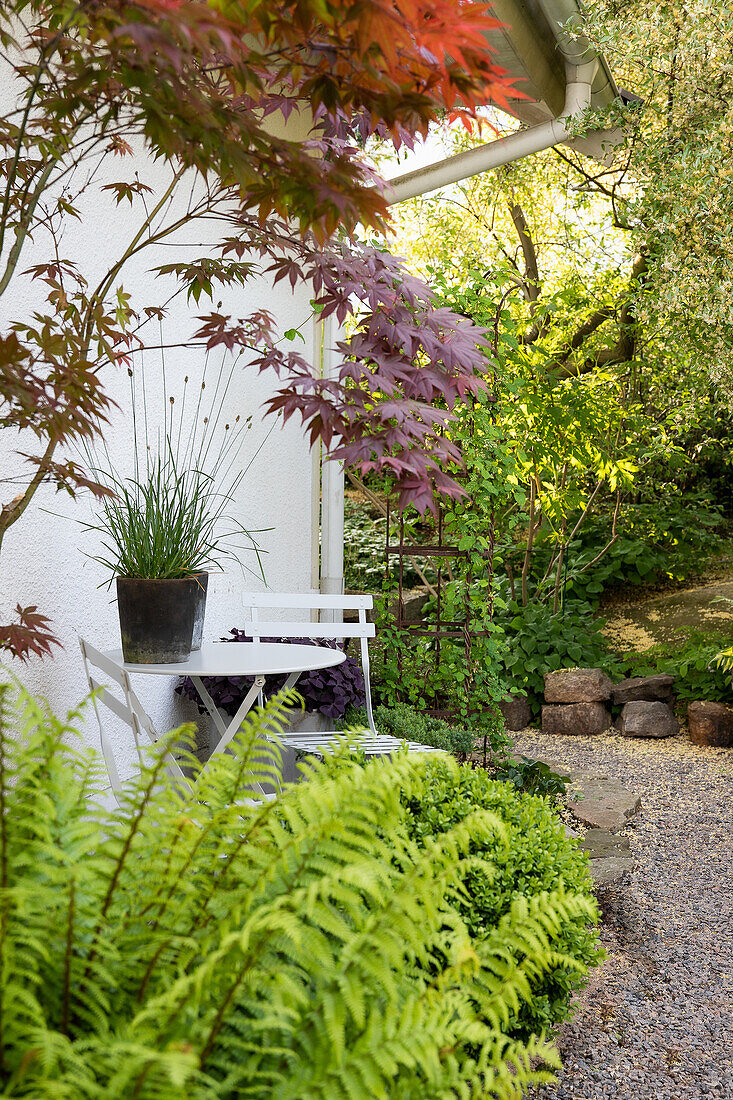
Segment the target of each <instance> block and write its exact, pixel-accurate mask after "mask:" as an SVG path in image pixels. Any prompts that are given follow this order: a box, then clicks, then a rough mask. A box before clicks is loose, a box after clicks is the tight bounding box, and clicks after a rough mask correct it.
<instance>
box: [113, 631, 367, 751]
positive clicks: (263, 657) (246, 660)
mask: <svg viewBox="0 0 733 1100" xmlns="http://www.w3.org/2000/svg"><path fill="white" fill-rule="evenodd" d="M104 656H105V657H106V658H107V659H108V660H110V661H112V662H113V663H114V664H116V665H117V666H118V667H119V668H122V669H124V670H125V672H128V673H135V674H138V673H142V674H143V675H146V676H189V677H190V678H191V680H192V682H193V684H194V687H195V688H196V691H197V692H198V694H199V696H200V698H201V702H202V703H203V704H204V706H205V707H206V709H207V711H208V712H209V714H210V715H211V718H212V721H213V722H214V725H215V726H216V728H217V730H218V731H219V733H220V734H221V737H220V740H219V742H218V744H217V746H216V748H215V749H214V750H213V752H212V755H214V754H215V753H219V752H223V750H224V749H225V748H226V747H227V745H228V744H229V742H230V741H231V739H232V738H233V737H234V735H235V734H236V732H237V730H238V729H239V727H240V726H241V724H242V722H243V720H244V718H245V715H246V714H247V712H248V711H249V710H250V709H251V707H252V706H253V704H254V701H255V699H256V698H257V696H258V695H259V693H260V692H261V691H262V688H263V687H264V685H265V678H266V677H267V676H287V680H286V681H285V690H287V689H288V688H291V687H294V685H295V683H296V682H297V680H298V677H299V676H300V675H301V673H303V672H316V671H318V670H319V669H322V668H333V667H334V666H335V665H340V664H341V663H342V661H345V660H346V654H345V653H344V652H343V650H340V649H331V648H330V647H329V646H318V645H298V644H297V643H296V642H212V643H208V644H206V645H202V646H201V649H198V650H194V651H193V652H192V653H191V656H190V657H189V658H188V660H187V661H176V662H175V663H173V664H164V665H136V664H130V663H127V662H126V661H125V660H124V658H123V656H122V650H121V649H110V650H107V652H106V653H105V654H104ZM202 676H253V677H254V683H253V685H252V687H251V688H250V689H249V691H248V692H247V694H246V695H245V697H244V699H243V700H242V703H241V705H240V707H239V709H238V711H237V713H236V714H235V715H234V717H233V718H232V720H231V721H230V722H229V724H228V725H226V724H225V723H224V721H223V719H222V717H221V714H220V712H219V710H218V708H217V706H216V704H215V703H214V700H213V699H212V698H211V696H210V694H209V692H208V691H207V690H206V686H205V684H204V683H203V681H202V679H201V677H202Z"/></svg>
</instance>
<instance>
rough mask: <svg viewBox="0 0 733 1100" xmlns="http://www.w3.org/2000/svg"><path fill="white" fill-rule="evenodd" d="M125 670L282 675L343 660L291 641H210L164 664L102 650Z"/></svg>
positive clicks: (340, 655)
mask: <svg viewBox="0 0 733 1100" xmlns="http://www.w3.org/2000/svg"><path fill="white" fill-rule="evenodd" d="M105 656H106V657H108V658H109V659H110V661H114V663H115V664H116V665H119V666H120V668H124V669H125V670H126V671H127V672H136V673H137V672H141V673H144V674H147V675H148V676H192V677H193V676H285V675H288V676H289V675H291V674H292V673H294V672H295V673H298V675H300V673H301V672H315V671H316V670H317V669H320V668H332V667H333V666H334V665H340V664H341V662H342V661H345V660H346V654H345V653H344V652H343V651H342V650H340V649H331V648H330V647H329V646H321V645H298V644H297V643H295V642H210V643H207V644H206V645H202V646H201V649H197V650H194V651H193V653H192V654H191V656H190V657H189V658H188V660H187V661H176V662H174V663H173V664H166V665H134V664H130V663H127V662H126V661H125V660H124V658H123V656H122V650H121V649H111V650H108V651H107V653H106V654H105Z"/></svg>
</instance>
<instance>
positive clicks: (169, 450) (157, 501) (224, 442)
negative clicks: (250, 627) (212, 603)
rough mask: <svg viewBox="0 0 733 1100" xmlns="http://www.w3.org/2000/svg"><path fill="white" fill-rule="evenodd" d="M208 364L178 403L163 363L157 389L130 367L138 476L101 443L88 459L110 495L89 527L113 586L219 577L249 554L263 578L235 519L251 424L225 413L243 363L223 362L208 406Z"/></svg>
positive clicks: (254, 548)
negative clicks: (122, 468)
mask: <svg viewBox="0 0 733 1100" xmlns="http://www.w3.org/2000/svg"><path fill="white" fill-rule="evenodd" d="M207 364H208V356H207V360H206V361H205V363H204V366H203V368H202V371H201V377H200V379H199V380H198V381H196V382H193V381H191V382H189V377H188V376H186V377H185V379H184V384H183V389H182V393H181V394H180V396H179V397H178V399H176V396H175V395H174V394H169V393H168V392H167V389H166V371H165V362H164V361H161V366H160V378H157V377H156V378H154V379H152V380H151V379H150V378H149V377H146V371H145V366H144V361H142V362H141V363H140V365H139V368H138V370H137V371H135V370H133V369H132V368H130V369H129V371H128V373H129V376H130V410H131V419H132V432H133V442H132V456H131V467H132V469H131V472H130V473H129V474H128V475H122V474H120V473H118V471H117V469H116V465H115V462H114V461H113V459H112V457H111V455H110V453H109V450H108V448H107V446H106V444H104V443H103V444H101V447H102V451H101V454H97V455H89V456H87V461H88V464H89V467H90V468H91V470H92V473H93V475H94V477H95V478H96V480H97V481H98V482H99V483H100V484H101V485H103V486H104V488H105V489H106V490H107V492H106V494H105V495H104V496H102V497H101V499H100V500H99V501H98V502H97V503H96V516H95V518H94V519H93V520H92V521H90V522H88V523H85V524H84V526H85V528H86V530H87V531H89V532H96V533H97V535H98V536H99V538H100V541H101V547H102V548H101V550H100V551H99V552H98V553H96V554H94V555H92V556H93V558H94V560H95V561H98V562H99V563H100V564H101V565H103V566H104V567H105V569H106V570H107V571H108V573H109V575H110V579H111V578H113V577H116V576H120V577H138V578H154V579H166V580H169V579H170V580H174V579H179V578H183V577H191V576H194V575H195V574H197V573H202V572H204V571H207V570H211V569H221V568H222V566H223V563H224V562H225V561H227V560H228V561H230V562H231V561H239V560H240V556H241V554H242V552H245V553H251V554H253V555H254V558H255V560H256V562H257V567H258V569H257V572H258V574H259V575H260V576H262V577H263V573H262V560H261V553H262V551H261V550H260V548H259V546H258V544H257V542H256V540H255V538H254V535H255V534H256V533H257V532H251V531H249V530H247V528H245V527H244V525H243V524H242V523H241V522H240V521H239V520H237V519H236V518H235V517H234V515H233V512H234V509H235V507H236V501H235V497H236V493H237V491H238V490H239V489H240V487H241V486H242V484H243V482H244V480H245V478H246V474H247V471H248V470H249V466H250V465H251V463H252V461H254V458H255V457H256V454H257V453H258V452H256V453H255V455H253V456H252V458H251V459H250V460H249V462H248V463H247V465H246V466H242V464H241V460H240V455H241V451H242V446H243V443H244V439H245V436H246V434H247V432H248V431H249V428H250V427H251V418H249V419H245V420H243V419H242V418H241V415H240V414H234V415H231V416H230V414H229V413H228V411H227V410H228V405H229V402H230V400H231V396H230V391H231V384H232V378H233V375H234V371H235V369H237V361H236V359H231V360H230V361H229V363H228V364H227V361H226V359H222V361H221V363H220V366H219V368H218V371H217V372H216V373H215V376H214V377H213V380H212V381H213V387H212V389H211V396H210V397H209V396H208V394H207V392H206V389H207ZM191 389H193V390H194V393H193V397H191V394H190V390H191ZM151 394H156V395H157V400H154V399H153V397H152V396H151ZM158 404H162V410H161V413H160V416H158V415H157V405H158ZM151 406H152V408H151ZM161 420H162V427H160V428H158V429H157V430H155V431H154V430H153V428H152V426H151V425H152V424H153V423H159V422H160V421H161ZM258 451H259V448H258ZM250 571H252V570H250ZM263 579H264V577H263Z"/></svg>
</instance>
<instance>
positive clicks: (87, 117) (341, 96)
mask: <svg viewBox="0 0 733 1100" xmlns="http://www.w3.org/2000/svg"><path fill="white" fill-rule="evenodd" d="M495 25H496V24H495V22H494V20H493V19H492V17H491V15H490V13H489V9H488V7H487V5H485V4H482V3H475V2H473V0H356V2H351V0H349V2H346V0H247V2H242V3H238V2H231V3H228V2H224V0H217V2H214V0H212V2H211V3H210V4H206V3H202V2H199V0H136V2H130V0H83V2H81V3H72V2H60V0H12V2H0V48H1V50H2V66H3V71H4V73H5V76H6V79H7V82H8V87H9V90H10V92H11V94H12V93H14V96H15V105H14V108H13V109H11V110H9V111H8V112H7V113H6V114H5V115H4V116H3V117H2V118H0V145H1V146H2V154H1V155H0V302H1V301H2V299H3V296H4V295H6V292H7V291H8V288H9V287H10V286H11V284H13V285H14V286H15V285H17V283H18V280H21V279H24V278H25V279H29V280H31V279H35V280H40V281H41V282H43V283H44V284H45V285H46V287H47V291H46V302H45V304H44V307H43V308H42V309H38V310H35V311H33V310H31V309H30V308H29V309H28V312H27V313H22V314H17V309H16V312H15V313H13V312H12V310H9V309H8V307H6V309H5V311H4V314H3V324H2V328H0V426H1V427H2V428H4V429H7V430H8V431H11V432H17V433H19V445H18V448H17V457H18V462H19V465H18V468H17V469H13V470H8V471H5V472H4V473H3V476H2V482H4V483H5V485H6V486H7V487H8V492H7V494H6V501H5V502H0V548H1V547H2V541H3V538H4V536H5V535H6V533H7V531H8V530H9V528H10V527H11V526H12V525H13V524H14V523H16V522H18V521H19V520H20V519H21V517H22V515H23V513H24V512H25V510H26V509H27V508H28V506H29V504H30V503H31V501H32V500H33V497H34V495H35V493H36V492H37V490H38V488H39V487H40V486H41V485H42V484H44V483H48V482H51V483H54V484H55V485H56V486H57V487H58V488H59V489H62V490H65V491H67V492H69V493H70V494H71V495H72V496H73V495H75V494H76V493H77V491H78V490H79V489H80V488H82V487H84V488H91V489H92V491H94V492H97V493H101V492H102V491H103V490H102V488H101V486H98V485H95V483H94V482H93V480H91V479H90V477H89V475H88V474H87V473H85V471H84V469H83V468H82V467H81V466H80V465H79V464H78V462H77V461H73V460H71V459H70V458H69V457H68V456H69V450H68V448H69V445H76V446H78V445H79V444H82V445H84V444H89V443H92V442H93V441H94V439H95V437H97V436H99V435H100V434H101V433H102V432H103V431H104V429H105V424H106V422H107V418H108V415H109V413H110V408H111V403H110V399H109V397H108V396H107V395H106V393H105V389H104V377H105V371H107V370H114V369H120V366H121V365H123V364H124V363H125V362H126V361H127V360H128V358H129V356H130V355H131V354H133V353H134V351H135V349H138V348H142V347H145V345H146V339H147V336H146V333H147V331H148V329H149V328H150V327H151V324H150V323H151V320H153V321H154V320H156V319H157V318H160V317H163V316H164V315H165V310H166V308H167V306H168V305H169V304H170V301H171V299H172V298H173V297H175V296H176V295H187V296H188V298H189V300H190V301H191V302H192V303H193V306H196V305H198V304H199V303H200V299H201V297H202V296H203V297H204V298H206V297H207V296H208V297H209V298H211V299H212V302H213V300H214V295H215V294H216V293H217V292H218V290H219V289H220V288H222V287H225V286H231V285H234V286H236V285H237V284H240V285H241V284H244V283H246V282H248V281H249V280H252V279H256V278H260V277H262V276H266V277H269V278H270V279H272V278H275V279H289V280H290V281H291V282H292V283H293V284H295V282H297V281H298V280H300V279H305V280H308V281H309V282H310V283H311V284H312V285H313V288H314V294H315V298H316V309H318V310H320V311H321V315H322V316H324V317H326V316H328V315H329V314H331V313H335V314H336V315H337V316H338V318H339V320H343V319H344V318H345V317H346V316H347V315H348V314H353V313H354V312H358V313H359V315H360V323H359V325H358V327H357V328H356V330H355V333H354V335H353V336H352V338H351V339H350V340H349V341H344V342H343V343H342V344H341V345H340V351H341V352H342V353H343V363H342V366H341V369H340V372H339V374H338V377H336V378H332V379H329V380H322V379H320V378H319V377H318V372H317V370H316V369H315V368H314V366H313V364H311V363H309V362H308V361H307V360H306V359H305V358H304V357H303V356H302V355H299V354H297V353H295V352H293V351H283V350H282V344H281V341H280V337H281V334H280V333H279V332H278V331H277V328H276V325H275V322H274V319H273V317H272V316H271V315H270V314H269V313H268V312H267V310H266V309H264V308H263V309H260V310H257V311H256V312H255V313H254V314H252V315H250V316H247V317H244V318H233V317H229V316H226V315H224V314H222V313H221V312H216V311H212V310H211V309H210V310H209V312H208V313H207V312H203V311H202V315H201V316H200V317H199V319H198V320H196V318H195V317H193V316H192V320H193V322H194V323H193V324H192V332H191V342H192V343H194V344H196V343H199V344H201V345H205V346H208V347H213V346H215V345H224V346H226V347H229V348H231V349H232V351H233V352H240V351H246V352H247V361H248V362H249V363H251V364H252V365H253V366H254V367H255V368H256V369H260V370H270V371H275V372H277V374H278V375H279V379H280V381H279V384H278V385H277V388H276V391H275V393H274V395H273V397H272V399H271V401H270V408H271V409H272V410H282V412H283V413H284V415H285V416H286V417H289V416H292V415H295V414H299V415H300V416H301V417H302V419H303V421H304V423H305V426H306V430H307V431H308V432H309V434H310V437H311V438H312V439H314V440H315V439H317V438H321V439H322V440H323V441H324V443H325V444H326V446H327V447H329V448H330V449H331V450H332V451H333V453H334V454H335V455H336V456H338V457H340V458H342V459H343V460H345V461H346V462H347V463H350V464H354V465H356V466H359V467H361V468H362V469H364V470H366V469H378V470H385V471H388V472H389V473H391V475H392V476H393V478H394V480H395V482H396V484H397V486H398V488H399V490H400V492H401V498H402V501H403V503H404V502H407V501H412V502H414V503H415V504H416V505H417V506H418V507H419V508H421V509H424V508H426V507H428V506H429V505H430V503H431V500H432V497H433V494H434V493H435V492H436V491H437V492H442V493H448V494H451V493H456V492H458V491H459V490H458V487H457V485H456V483H455V482H454V481H453V480H452V479H451V478H450V476H449V474H448V473H447V472H446V467H447V466H448V467H449V466H450V463H451V462H455V461H457V460H458V458H459V456H458V454H457V452H456V451H455V449H454V448H452V446H451V445H450V444H449V443H448V442H446V441H445V440H444V439H443V436H442V434H441V433H440V431H439V430H438V429H439V426H440V424H441V423H442V422H443V421H444V420H445V418H446V417H448V416H450V409H451V407H452V405H453V403H454V402H455V400H456V399H457V398H459V397H462V396H464V395H465V394H466V393H469V392H471V391H474V390H475V389H476V388H477V387H478V386H479V385H480V384H481V383H480V380H479V379H478V378H477V376H476V374H475V370H474V363H475V361H476V360H477V359H478V357H477V355H476V349H477V344H479V343H480V342H481V341H482V339H483V336H482V333H481V332H480V331H479V330H476V329H474V328H472V326H471V325H470V323H469V322H468V321H466V320H465V319H463V318H461V317H458V316H457V315H454V314H452V313H450V312H449V311H447V310H444V309H435V308H434V306H433V300H432V295H431V293H430V291H429V289H428V288H427V287H426V286H425V285H424V284H422V283H420V282H419V281H418V280H416V279H414V278H412V277H410V276H408V275H407V274H406V273H405V272H404V271H403V270H402V268H401V265H400V263H399V262H398V261H396V260H394V259H393V258H392V257H390V256H389V255H387V254H384V253H381V252H379V251H377V250H374V249H371V248H368V247H365V246H364V245H361V244H359V243H357V241H356V239H355V238H354V230H355V229H356V227H357V226H359V225H361V226H366V227H367V228H371V229H375V230H381V228H382V227H383V224H384V220H385V217H386V205H385V201H384V198H383V194H382V189H381V187H380V181H379V179H378V178H377V177H376V176H375V175H374V174H373V173H372V172H371V171H370V170H369V169H368V168H367V167H366V166H365V164H364V163H363V162H362V160H361V159H360V156H359V147H360V145H361V144H363V141H364V140H365V139H366V138H367V137H368V136H369V135H371V134H375V133H376V134H379V135H381V136H383V137H387V138H389V139H390V140H391V141H392V142H393V143H394V144H395V146H399V145H400V144H402V143H405V142H406V143H409V142H411V141H412V140H413V138H414V136H415V135H417V134H424V133H425V132H426V131H427V128H428V126H429V125H430V123H431V122H432V121H434V120H435V119H436V118H438V117H439V116H441V115H442V114H444V113H445V112H449V113H454V114H458V115H462V116H463V117H464V118H465V119H467V120H470V118H471V116H472V114H473V112H474V110H475V108H476V107H477V106H479V105H481V104H484V103H486V102H488V101H490V100H491V101H494V102H501V101H502V97H503V95H504V94H505V93H506V91H507V90H508V83H507V79H506V77H505V75H504V74H503V73H502V71H501V70H500V69H498V68H497V67H496V66H495V64H494V63H493V61H492V58H491V54H490V51H489V49H488V46H487V41H486V37H485V33H486V31H487V30H489V29H490V28H491V27H492V26H495ZM304 110H305V111H307V112H308V115H307V117H308V119H309V122H310V132H309V136H308V137H307V139H306V140H294V139H292V138H289V137H288V136H278V135H279V134H281V135H282V134H284V135H287V127H285V128H283V123H287V122H288V120H289V119H291V117H292V116H293V115H294V114H295V115H297V114H299V113H301V112H303V111H304ZM276 123H279V126H278V125H276ZM141 145H144V147H145V150H146V154H147V155H146V156H140V148H141ZM133 148H135V149H136V150H137V152H136V153H135V158H136V159H135V167H136V168H137V169H139V172H135V173H134V174H133V178H132V179H131V178H130V173H129V171H128V172H127V173H126V174H125V176H124V178H121V179H119V181H115V180H114V179H113V180H112V181H111V182H110V169H109V168H108V167H107V164H108V163H112V164H114V163H115V162H116V161H117V158H119V159H120V161H126V160H127V158H129V157H131V156H133ZM161 160H163V161H164V163H165V165H166V166H167V170H168V181H167V184H166V185H164V186H162V187H161V185H160V171H159V167H160V166H159V164H158V171H157V173H156V177H155V178H156V180H157V183H156V186H155V187H151V185H150V184H149V183H147V182H146V181H145V180H144V178H143V174H144V172H145V169H146V167H147V166H148V164H149V163H152V162H153V161H156V162H160V161H161ZM192 180H193V181H194V183H195V186H193V187H192ZM102 181H106V182H102ZM100 188H103V189H104V191H105V192H106V194H107V195H108V197H109V198H110V199H111V200H112V201H113V202H115V203H117V204H128V203H129V204H130V205H131V206H132V207H133V209H134V210H137V211H139V223H138V226H137V228H136V230H135V231H134V233H133V234H132V235H131V237H130V239H129V240H128V241H126V242H125V243H124V244H123V245H122V246H119V245H118V246H117V249H116V251H114V252H110V254H109V255H108V256H106V257H105V265H106V267H107V270H106V272H105V274H104V275H103V277H102V278H101V279H99V280H96V279H95V280H92V279H91V278H90V275H89V273H88V272H85V270H83V268H82V266H81V265H80V264H79V263H78V262H75V261H74V260H73V259H72V258H71V257H70V256H69V255H67V254H66V248H65V240H66V238H65V235H64V231H65V228H66V227H67V226H69V225H73V224H74V223H75V221H76V220H78V219H87V218H89V217H90V216H92V215H90V213H89V210H88V207H87V205H86V200H87V198H88V197H89V194H90V193H91V192H94V191H95V190H96V192H97V193H98V192H99V189H100ZM184 188H185V195H186V196H190V198H187V200H186V201H185V202H184V203H183V204H182V203H181V202H178V201H176V200H177V199H178V198H180V196H181V194H183V193H184V192H183V189H184ZM212 218H216V219H217V220H218V221H219V222H221V223H222V225H223V231H222V235H221V239H220V241H219V244H218V246H215V247H214V248H213V249H212V248H211V247H210V246H208V247H207V248H206V249H205V251H204V252H203V254H202V255H201V256H200V257H198V258H194V259H192V258H191V256H190V250H189V251H188V252H187V253H186V256H185V258H180V259H179V258H176V255H175V251H174V253H173V258H172V260H171V262H169V263H166V264H165V265H163V266H161V265H158V266H157V268H156V270H157V272H158V274H159V275H160V277H161V280H167V281H168V282H169V284H171V285H170V286H169V288H168V290H167V292H165V293H164V294H163V297H162V299H161V301H159V302H155V303H150V302H145V303H143V302H139V301H136V300H135V298H134V296H133V295H132V293H131V288H130V287H129V286H127V285H126V284H125V283H124V281H123V279H124V270H125V266H126V265H127V264H128V262H129V261H131V260H132V259H133V258H138V257H139V256H140V254H141V253H145V252H146V251H150V252H151V266H154V265H153V261H152V254H153V253H154V249H155V246H156V245H159V244H160V243H161V242H164V241H166V240H168V239H171V241H173V242H174V241H175V234H176V233H177V232H178V231H179V230H180V229H181V227H182V226H184V225H185V226H186V228H187V229H188V228H189V227H190V226H192V225H196V224H197V223H200V222H203V221H204V220H208V221H211V219H212ZM103 228H104V227H103V226H100V234H101V233H102V231H103ZM31 249H32V258H31V260H32V262H29V261H28V260H27V259H26V257H27V256H28V254H29V252H30V251H31ZM39 254H40V258H39ZM14 300H15V301H17V297H16V298H14ZM199 308H200V306H199ZM9 312H10V316H8V313H9ZM194 312H195V310H193V307H192V314H193V313H194ZM72 453H73V452H72ZM53 641H54V639H53V636H52V634H51V632H50V627H49V623H48V620H47V619H45V617H44V616H43V615H42V614H41V613H40V612H39V611H38V609H37V608H35V607H30V608H21V607H20V606H18V608H17V621H16V622H14V623H12V624H10V625H7V626H0V649H6V650H9V651H10V652H11V653H13V654H15V655H17V656H20V657H26V656H28V655H29V654H30V653H37V654H43V653H45V652H48V651H49V649H50V645H51V644H52V642H53Z"/></svg>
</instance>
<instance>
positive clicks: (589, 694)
mask: <svg viewBox="0 0 733 1100" xmlns="http://www.w3.org/2000/svg"><path fill="white" fill-rule="evenodd" d="M612 691H613V682H612V680H610V679H609V677H608V676H606V674H605V672H603V670H602V669H600V668H559V669H557V670H556V671H555V672H546V673H545V702H546V703H602V702H605V701H606V700H607V699H610V698H611V692H612Z"/></svg>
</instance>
